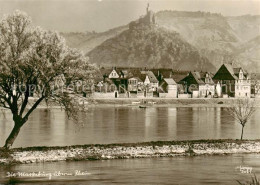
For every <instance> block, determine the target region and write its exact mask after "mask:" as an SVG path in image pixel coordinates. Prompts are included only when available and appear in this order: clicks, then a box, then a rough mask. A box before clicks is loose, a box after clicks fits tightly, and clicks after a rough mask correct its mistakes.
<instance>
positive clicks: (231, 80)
mask: <svg viewBox="0 0 260 185" xmlns="http://www.w3.org/2000/svg"><path fill="white" fill-rule="evenodd" d="M213 80H214V81H215V83H217V84H218V85H219V87H220V92H218V96H225V95H226V96H230V97H250V96H251V82H250V79H249V74H248V73H247V72H246V71H245V70H243V69H242V68H241V67H239V68H235V67H233V66H232V65H231V64H223V65H222V66H221V67H220V68H219V70H218V71H217V73H216V74H215V75H214V77H213Z"/></svg>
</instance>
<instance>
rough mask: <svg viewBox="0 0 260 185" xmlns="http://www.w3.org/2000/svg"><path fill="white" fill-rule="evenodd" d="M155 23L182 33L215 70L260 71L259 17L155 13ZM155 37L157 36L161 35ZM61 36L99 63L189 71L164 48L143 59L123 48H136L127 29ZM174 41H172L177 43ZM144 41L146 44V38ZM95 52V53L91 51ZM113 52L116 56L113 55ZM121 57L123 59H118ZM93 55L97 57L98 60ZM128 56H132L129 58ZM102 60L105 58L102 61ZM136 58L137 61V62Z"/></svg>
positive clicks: (70, 44) (180, 35) (184, 38)
mask: <svg viewBox="0 0 260 185" xmlns="http://www.w3.org/2000/svg"><path fill="white" fill-rule="evenodd" d="M133 22H134V21H133ZM155 22H156V25H157V28H156V29H157V30H158V29H159V28H162V29H163V30H164V32H167V31H166V30H168V31H169V32H171V33H175V34H176V33H179V36H178V37H179V38H182V39H181V40H182V42H185V43H186V45H187V43H189V44H190V48H193V49H192V50H194V51H195V50H196V51H198V52H199V54H198V55H199V57H200V58H202V59H203V60H205V61H210V63H212V64H213V65H214V66H215V67H216V68H218V67H219V66H220V65H221V64H222V63H223V62H231V61H232V62H235V63H237V64H238V65H242V66H243V67H246V69H247V70H249V71H254V72H255V71H260V66H259V61H260V56H259V54H258V53H259V35H260V32H259V25H260V16H253V15H244V16H235V17H224V16H222V15H221V14H216V13H209V12H185V11H160V12H157V13H156V14H155ZM123 32H124V34H123V35H125V36H121V33H123ZM154 34H156V35H157V34H158V33H154ZM62 35H63V36H64V37H65V38H66V41H67V44H68V45H69V46H70V47H74V48H78V49H80V50H82V51H83V52H84V53H89V52H90V54H91V57H92V59H91V60H92V61H93V62H97V63H99V64H101V63H102V64H103V63H105V65H106V63H108V64H109V65H123V64H129V65H130V64H131V66H133V65H138V66H147V65H150V64H152V65H153V66H156V67H159V66H167V67H169V66H171V67H172V66H176V67H179V68H186V67H184V66H185V65H186V64H185V62H184V58H185V57H184V56H182V57H181V58H182V60H180V59H179V58H178V57H176V55H177V54H176V53H175V54H169V55H168V56H167V54H166V53H167V49H166V48H162V50H158V49H156V48H153V50H151V51H156V52H162V53H160V54H158V53H155V54H153V55H146V54H145V55H143V56H140V54H139V53H140V52H141V51H138V49H133V51H134V52H136V53H132V52H130V51H128V50H127V49H122V48H121V49H120V47H122V46H124V47H125V48H126V47H129V48H132V47H133V46H128V40H127V39H129V37H131V34H130V33H129V31H128V26H122V27H117V28H114V29H111V30H109V31H106V32H102V33H92V32H91V33H63V34H62ZM126 35H128V36H126ZM133 36H134V35H133ZM144 36H145V35H144ZM115 37H116V38H117V39H116V38H115ZM121 37H123V39H125V38H124V37H126V38H127V39H125V40H124V42H126V43H123V42H122V41H118V38H121ZM175 38H176V37H174V39H175ZM110 39H112V40H110ZM174 39H173V40H172V42H175V40H174ZM107 40H109V41H107ZM141 40H143V41H144V42H146V40H145V39H141ZM165 40H167V39H165ZM112 42H119V43H120V45H116V46H115V44H112ZM132 42H133V43H134V42H137V43H139V41H138V40H136V41H133V40H132ZM149 42H150V41H149ZM133 43H132V44H133ZM109 44H112V45H113V46H115V47H117V49H118V51H120V52H121V51H123V52H122V53H116V52H118V51H116V50H115V49H114V50H113V49H112V48H111V49H108V47H109ZM158 44H160V43H157V45H158ZM100 45H101V46H100ZM104 45H105V46H104ZM137 45H138V44H137ZM139 45H140V43H139ZM144 45H145V47H147V48H151V47H150V46H149V45H147V43H145V44H144ZM99 46H100V47H99ZM140 47H143V46H140ZM100 48H106V49H105V51H101V50H100ZM92 50H94V51H93V52H91V51H92ZM148 50H149V49H148ZM95 51H100V52H101V55H100V56H98V53H96V52H95ZM190 51H191V50H190ZM142 52H143V51H142ZM94 53H95V54H94ZM112 53H113V55H115V56H111V54H112ZM188 53H189V52H188ZM121 54H122V55H124V56H119V55H121ZM94 55H95V57H96V58H95V59H94ZM125 55H129V56H127V57H126V56H125ZM182 55H184V53H182ZM151 56H152V57H151ZM101 57H103V58H102V59H101ZM135 57H137V58H135ZM153 57H154V58H153ZM156 57H158V58H156ZM170 57H173V58H174V59H169V58H170ZM199 57H197V58H199ZM152 58H153V59H152ZM162 58H163V59H162ZM186 58H189V59H188V60H190V56H187V57H186ZM122 59H124V61H121V60H122ZM135 59H136V60H138V61H134V60H135ZM105 60H106V61H105ZM112 60H113V62H112ZM147 60H149V63H147ZM159 61H163V63H162V64H160V62H159ZM180 61H181V62H182V63H181V64H180V66H178V64H177V63H178V62H180ZM199 61H200V59H199ZM183 62H184V63H183ZM187 63H188V64H189V63H190V61H187ZM195 63H197V61H195ZM206 63H207V62H206ZM158 65H159V66H158ZM197 68H199V67H197Z"/></svg>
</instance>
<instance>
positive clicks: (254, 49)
mask: <svg viewBox="0 0 260 185" xmlns="http://www.w3.org/2000/svg"><path fill="white" fill-rule="evenodd" d="M233 55H234V58H235V60H236V61H237V63H238V64H241V66H243V67H245V68H249V69H250V71H252V72H255V73H256V72H259V71H260V35H259V36H257V37H255V38H253V39H251V40H250V41H248V42H245V43H243V44H242V45H240V46H239V47H238V48H237V49H236V51H235V52H234V54H233Z"/></svg>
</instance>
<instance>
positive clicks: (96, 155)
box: [0, 139, 260, 164]
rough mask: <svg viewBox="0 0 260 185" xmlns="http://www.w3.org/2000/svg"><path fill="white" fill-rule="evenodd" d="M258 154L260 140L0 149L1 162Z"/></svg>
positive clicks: (155, 142) (259, 151) (154, 142)
mask: <svg viewBox="0 0 260 185" xmlns="http://www.w3.org/2000/svg"><path fill="white" fill-rule="evenodd" d="M233 153H260V140H242V141H241V140H231V139H222V140H190V141H152V142H142V143H116V144H95V145H74V146H52V147H47V146H39V147H27V148H13V149H11V150H8V151H7V150H3V149H2V150H0V164H13V163H33V162H48V161H64V160H74V161H77V160H107V159H128V158H144V157H174V156H180V155H181V156H195V155H217V154H218V155H223V154H233Z"/></svg>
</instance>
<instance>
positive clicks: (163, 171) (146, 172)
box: [0, 154, 260, 185]
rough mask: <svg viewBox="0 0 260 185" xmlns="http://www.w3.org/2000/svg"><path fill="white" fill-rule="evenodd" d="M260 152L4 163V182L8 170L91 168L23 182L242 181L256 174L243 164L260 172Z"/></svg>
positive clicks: (184, 184) (183, 183)
mask: <svg viewBox="0 0 260 185" xmlns="http://www.w3.org/2000/svg"><path fill="white" fill-rule="evenodd" d="M259 160H260V155H259V154H243V155H241V154H237V155H228V156H196V157H173V158H150V159H126V160H125V159H121V160H105V161H80V162H56V163H39V164H35V163H34V164H24V165H15V166H0V183H2V182H6V181H8V180H9V178H6V174H7V172H27V173H29V172H45V173H55V171H60V172H62V173H75V171H76V170H79V171H81V172H85V171H87V172H88V173H90V175H87V176H63V177H52V179H51V180H48V178H47V177H46V178H36V177H29V178H24V177H23V178H18V179H19V180H20V183H18V184H20V185H22V184H26V183H25V182H28V181H29V182H30V183H31V184H36V182H37V184H47V183H51V184H73V185H76V184H77V185H85V184H92V185H96V184H97V185H102V184H115V183H116V184H127V185H130V184H133V185H134V184H142V185H144V184H146V185H155V184H156V185H158V184H160V185H167V184H181V185H187V184H193V185H197V184H198V185H200V184H228V185H232V184H238V183H237V182H236V180H240V181H241V180H242V181H245V180H249V179H250V178H251V176H252V175H253V174H242V173H241V172H240V171H239V167H240V166H244V167H245V166H246V167H252V173H255V174H256V175H259V174H260V162H259Z"/></svg>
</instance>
